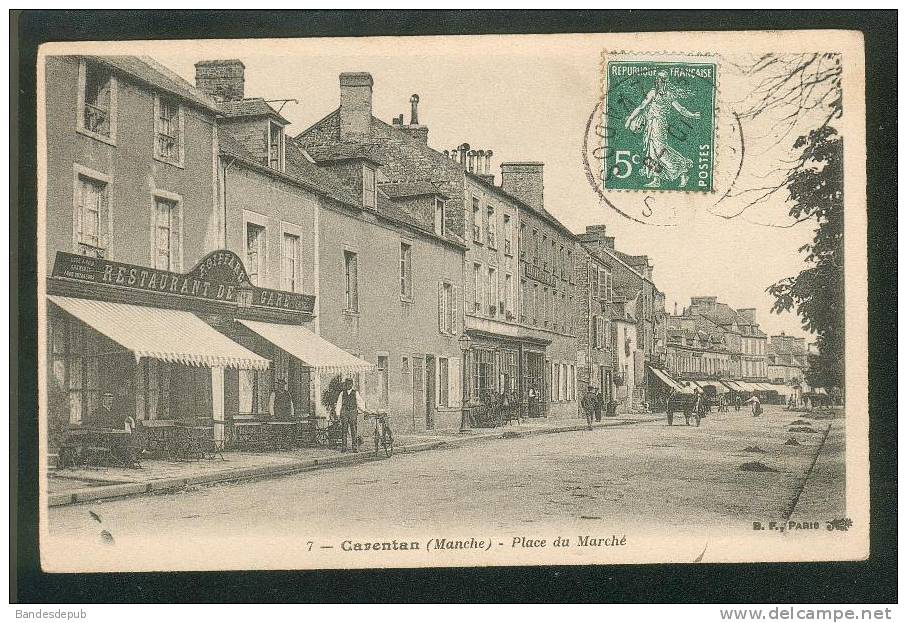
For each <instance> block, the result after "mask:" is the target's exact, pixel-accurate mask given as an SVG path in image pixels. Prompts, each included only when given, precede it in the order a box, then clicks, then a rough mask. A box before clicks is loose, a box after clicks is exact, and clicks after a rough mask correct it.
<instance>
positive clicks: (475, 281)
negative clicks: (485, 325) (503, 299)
mask: <svg viewBox="0 0 907 623" xmlns="http://www.w3.org/2000/svg"><path fill="white" fill-rule="evenodd" d="M484 296H485V288H484V284H483V283H482V265H481V264H473V265H472V311H473V312H474V313H476V314H478V313H481V311H482V301H483V299H484Z"/></svg>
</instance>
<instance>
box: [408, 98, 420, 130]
mask: <svg viewBox="0 0 907 623" xmlns="http://www.w3.org/2000/svg"><path fill="white" fill-rule="evenodd" d="M409 125H419V94H418V93H413V94H412V95H410V97H409Z"/></svg>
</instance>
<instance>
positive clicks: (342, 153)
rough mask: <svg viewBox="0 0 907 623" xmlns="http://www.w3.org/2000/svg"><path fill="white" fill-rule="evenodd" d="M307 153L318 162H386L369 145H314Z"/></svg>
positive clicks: (379, 163) (307, 149)
mask: <svg viewBox="0 0 907 623" xmlns="http://www.w3.org/2000/svg"><path fill="white" fill-rule="evenodd" d="M305 149H306V152H307V153H308V154H309V155H310V156H312V159H313V160H315V161H317V162H336V161H338V160H358V159H361V160H369V161H370V162H374V163H375V164H377V165H379V166H380V165H382V164H384V160H383V159H382V158H381V157H380V156H379V155H378V154H377V153H376V152H375V150H374V149H372V148H371V147H369V146H367V145H360V144H358V143H338V144H336V145H313V146H311V147H306V148H305Z"/></svg>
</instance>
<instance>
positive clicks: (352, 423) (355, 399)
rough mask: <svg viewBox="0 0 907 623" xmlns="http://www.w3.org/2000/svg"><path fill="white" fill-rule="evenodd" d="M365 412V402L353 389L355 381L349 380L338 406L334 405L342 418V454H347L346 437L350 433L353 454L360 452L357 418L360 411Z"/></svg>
mask: <svg viewBox="0 0 907 623" xmlns="http://www.w3.org/2000/svg"><path fill="white" fill-rule="evenodd" d="M360 409H361V410H363V411H365V410H366V408H365V400H363V399H362V396H360V395H359V392H358V391H356V390H355V389H353V379H347V380H346V381H345V382H344V384H343V391H342V392H340V396H338V397H337V404H336V405H334V413H335V414H337V415H339V416H340V425H341V430H342V431H343V432H342V435H343V437H342V442H341V446H340V451H341V452H346V450H347V445H346V435H347V431H349V435H350V448H351V450H352V451H353V452H358V451H359V448H358V442H357V435H356V418H357V417H358V415H359V410H360Z"/></svg>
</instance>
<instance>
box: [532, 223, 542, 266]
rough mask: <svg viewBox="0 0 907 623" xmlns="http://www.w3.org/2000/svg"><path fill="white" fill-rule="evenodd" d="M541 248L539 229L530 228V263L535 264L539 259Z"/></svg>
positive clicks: (537, 263)
mask: <svg viewBox="0 0 907 623" xmlns="http://www.w3.org/2000/svg"><path fill="white" fill-rule="evenodd" d="M541 255H542V253H541V248H540V247H539V230H537V229H533V230H532V263H533V265H535V266H538V265H539V261H541Z"/></svg>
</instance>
